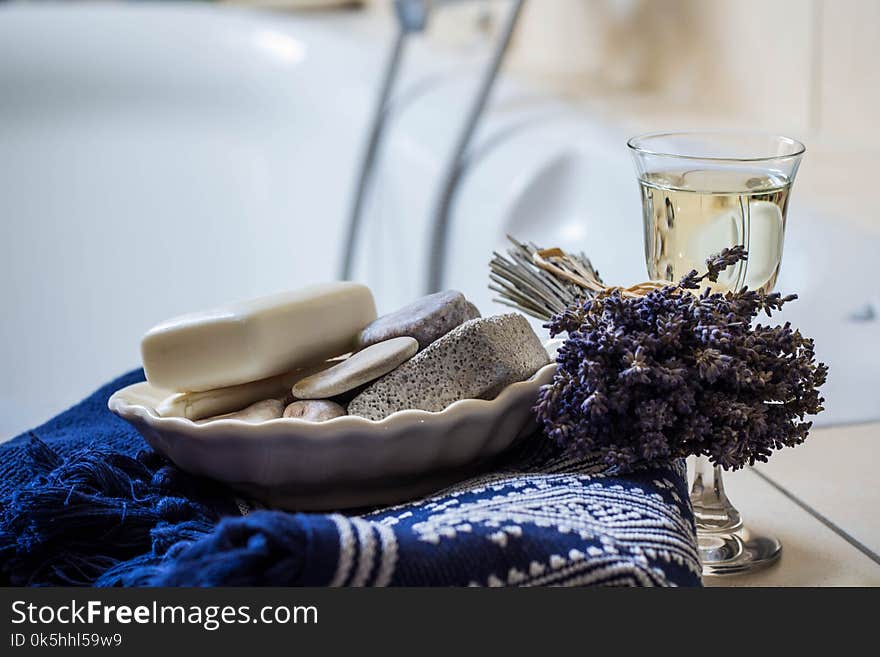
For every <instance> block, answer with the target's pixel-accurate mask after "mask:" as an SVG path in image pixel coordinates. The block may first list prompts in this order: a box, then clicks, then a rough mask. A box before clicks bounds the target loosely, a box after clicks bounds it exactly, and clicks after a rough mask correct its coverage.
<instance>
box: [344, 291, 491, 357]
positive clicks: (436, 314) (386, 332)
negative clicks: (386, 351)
mask: <svg viewBox="0 0 880 657" xmlns="http://www.w3.org/2000/svg"><path fill="white" fill-rule="evenodd" d="M479 316H480V311H479V310H477V307H476V306H475V305H474V304H472V303H471V302H470V301H468V300H467V299H465V298H464V295H463V294H462V293H461V292H457V291H456V290H446V291H445V292H437V293H436V294H429V295H428V296H426V297H422V298H421V299H419V300H417V301H414V302H413V303H411V304H409V305H407V306H404V307H403V308H401V309H400V310H397V311H395V312H393V313H389V314H388V315H383V316H382V317H380V318H379V319H376V320H374V321H373V322H371V323H370V324H368V325H367V327H366V328H364V329H363V330H362V331H361V332H360V333H359V334H358V337H357V342H356V344H355V346H356V348H358V349H363V348H365V347H368V346H370V345H371V344H375V343H377V342H381V341H382V340H388V339H390V338H397V337H400V336H403V335H408V336H410V337H413V338H415V339H416V340H418V341H419V349H424V348H425V347H427V346H428V345H429V344H431V343H432V342H434V341H435V340H436V339H438V338H440V337H442V336H444V335H446V334H447V333H449V331H451V330H452V329H454V328H455V327H456V326H459V325H461V324H463V323H464V322H466V321H468V320H469V319H475V318H477V317H479Z"/></svg>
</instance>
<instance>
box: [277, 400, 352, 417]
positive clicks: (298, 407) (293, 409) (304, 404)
mask: <svg viewBox="0 0 880 657" xmlns="http://www.w3.org/2000/svg"><path fill="white" fill-rule="evenodd" d="M343 415H345V409H344V408H343V407H342V406H340V405H339V404H337V403H336V402H334V401H330V400H329V399H305V400H302V401H295V402H293V403H292V404H290V405H289V406H288V407H287V408H285V409H284V417H293V418H299V419H300V420H309V421H310V422H325V421H326V420H332V419H333V418H335V417H342V416H343Z"/></svg>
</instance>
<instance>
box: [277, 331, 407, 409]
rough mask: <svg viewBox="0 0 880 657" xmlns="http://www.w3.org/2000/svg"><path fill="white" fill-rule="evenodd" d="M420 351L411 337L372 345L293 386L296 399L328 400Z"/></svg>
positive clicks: (292, 390)
mask: <svg viewBox="0 0 880 657" xmlns="http://www.w3.org/2000/svg"><path fill="white" fill-rule="evenodd" d="M418 350H419V343H418V342H417V341H416V340H415V339H414V338H410V337H402V338H393V339H391V340H385V341H384V342H378V343H376V344H374V345H370V346H369V347H367V348H366V349H363V350H361V351H358V352H357V353H355V354H352V355H351V356H350V357H349V358H347V359H346V360H344V361H342V362H341V363H339V364H338V365H334V366H333V367H331V368H329V369H326V370H324V371H322V372H318V373H317V374H313V375H312V376H308V377H306V378H304V379H302V380H301V381H299V382H298V383H296V384H294V386H293V388H292V389H291V392H292V393H293V396H294V397H295V398H296V399H327V398H328V397H336V396H337V395H341V394H343V393H345V392H348V391H349V390H352V389H354V388H357V387H358V386H362V385H364V384H365V383H369V382H370V381H374V380H376V379H378V378H379V377H380V376H384V375H385V374H388V372H390V371H392V370H393V369H395V368H396V367H398V366H399V365H400V364H401V363H404V362H406V361H407V360H409V359H410V358H412V357H413V355H414V354H415V353H416V352H417V351H418Z"/></svg>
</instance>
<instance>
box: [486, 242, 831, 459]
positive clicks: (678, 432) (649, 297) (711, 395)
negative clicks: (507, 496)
mask: <svg viewBox="0 0 880 657" xmlns="http://www.w3.org/2000/svg"><path fill="white" fill-rule="evenodd" d="M518 246H519V247H520V248H523V245H518ZM548 252H553V253H554V254H556V255H557V256H559V255H561V256H562V257H561V260H565V256H566V254H564V253H563V252H560V251H559V250H558V249H553V250H547V251H540V250H536V249H534V248H533V249H532V251H531V254H532V256H533V261H534V262H535V264H536V266H537V268H540V269H541V270H543V271H546V272H549V273H551V274H553V275H555V276H556V277H562V278H565V279H566V280H567V282H568V283H571V282H572V281H575V282H579V283H580V292H581V294H580V295H579V296H571V297H568V298H566V299H565V301H566V304H567V305H566V307H565V309H564V310H562V311H561V312H558V313H556V314H554V315H552V317H551V319H550V321H549V323H548V324H546V325H545V326H546V327H547V328H549V329H550V334H551V337H555V336H557V335H562V334H567V335H568V337H567V339H566V340H565V342H564V343H563V345H562V346H561V347H560V349H559V352H558V355H557V371H556V375H555V377H554V379H553V382H552V383H550V384H548V385H547V386H544V388H543V389H542V390H541V393H540V397H539V401H538V405H537V407H536V412H537V417H538V421H539V422H540V424H541V425H542V426H543V428H544V431H545V433H546V435H547V436H549V437H550V438H551V439H553V440H555V441H557V442H558V443H560V444H561V445H564V446H565V447H567V448H568V449H570V450H572V451H574V452H578V453H588V452H589V453H598V454H600V455H601V456H602V458H603V459H604V460H605V461H606V462H607V463H608V464H609V465H615V466H621V467H624V468H632V467H638V466H642V465H652V464H655V463H660V462H665V461H668V460H670V459H674V458H678V457H684V456H689V455H705V456H707V457H709V459H710V460H711V461H712V462H713V463H714V464H716V465H720V466H722V467H724V468H726V469H734V470H735V469H738V468H741V467H743V466H744V465H746V464H749V465H752V464H754V463H755V462H756V461H766V460H767V457H768V456H769V455H770V453H771V452H772V451H773V450H774V449H779V448H781V447H791V446H794V445H798V444H800V443H802V442H803V441H804V440H805V439H806V437H807V434H808V432H809V430H810V427H811V426H812V422H810V421H808V420H806V416H808V415H815V414H817V413H819V412H820V411H822V404H823V402H824V399H823V398H822V397H821V395H820V394H819V391H818V388H819V387H820V386H821V385H822V384H823V383H824V382H825V379H826V376H827V373H828V368H827V367H826V366H825V365H824V364H822V363H817V362H816V359H815V354H814V345H813V341H812V340H811V339H809V338H805V337H804V336H802V335H801V333H800V332H799V331H797V330H795V329H793V328H792V327H791V326H790V325H789V324H788V323H786V324H784V325H782V326H772V327H771V326H764V325H762V324H756V325H752V320H753V319H754V318H755V317H757V316H758V314H759V313H761V312H764V313H766V314H767V315H768V316H770V315H771V314H772V312H773V311H776V310H779V309H780V308H782V306H783V305H784V304H786V303H789V302H790V301H793V300H794V299H796V298H797V297H796V296H795V295H789V296H785V297H783V296H781V295H780V294H779V293H772V294H764V293H763V292H760V291H754V290H749V289H746V288H743V289H741V290H740V291H738V292H727V293H725V294H721V293H712V292H710V291H709V289H706V290H704V291H703V292H702V293H700V294H695V293H694V292H692V291H693V290H697V289H699V288H700V287H701V284H702V283H703V282H704V281H705V280H709V281H716V280H717V278H718V274H719V273H720V272H721V271H723V270H724V269H725V268H727V267H729V266H731V265H733V264H735V263H736V262H737V261H739V260H744V259H745V258H746V255H747V254H746V251H745V249H744V248H743V247H734V248H731V249H725V250H724V251H722V252H721V253H720V254H718V255H717V256H713V257H712V258H709V259H708V260H707V261H706V264H707V269H708V271H707V272H706V273H705V274H703V275H698V274H697V272H696V271H692V272H691V273H689V274H688V275H687V276H685V277H684V278H683V279H682V280H681V281H680V282H679V283H678V284H674V285H673V284H668V283H664V282H658V281H651V282H648V283H643V284H639V285H637V286H633V287H630V288H608V287H605V286H604V285H602V284H601V281H600V280H599V279H598V274H596V276H595V277H594V278H592V279H588V280H585V281H576V280H575V279H576V277H575V276H572V275H566V276H562V275H561V274H560V272H569V273H570V271H571V268H570V267H559V266H557V265H554V264H552V263H550V262H548V261H547V260H546V259H544V258H542V255H543V254H545V253H548ZM496 257H497V256H496ZM590 271H592V268H590ZM532 273H533V274H534V272H532Z"/></svg>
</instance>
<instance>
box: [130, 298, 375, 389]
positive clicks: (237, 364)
mask: <svg viewBox="0 0 880 657" xmlns="http://www.w3.org/2000/svg"><path fill="white" fill-rule="evenodd" d="M374 319H376V306H375V304H374V302H373V294H372V293H371V292H370V289H369V288H368V287H366V286H365V285H360V284H358V283H325V284H322V285H312V286H311V287H306V288H302V289H300V290H294V291H292V292H283V293H281V294H275V295H272V296H268V297H261V298H259V299H252V300H250V301H242V302H239V303H233V304H229V305H226V306H221V307H219V308H214V309H212V310H207V311H203V312H197V313H191V314H189V315H182V316H180V317H175V318H173V319H169V320H167V321H165V322H162V323H161V324H159V325H158V326H155V327H153V328H152V329H150V330H149V331H148V332H147V334H146V335H145V336H144V338H143V340H142V341H141V356H142V357H143V362H144V371H145V373H146V375H147V381H149V382H150V383H151V384H152V385H154V386H156V387H158V388H164V389H166V390H171V391H175V392H199V391H204V390H212V389H214V388H225V387H227V386H234V385H239V384H241V383H248V382H250V381H259V380H260V379H265V378H268V377H272V376H276V375H278V374H283V373H284V372H289V371H291V370H293V369H295V368H297V367H302V366H304V365H310V364H312V363H317V362H320V361H322V360H325V359H327V358H331V357H333V356H339V355H341V354H345V353H348V352H349V351H351V349H352V348H353V347H354V342H355V338H356V336H357V334H358V332H359V331H360V330H361V329H362V328H364V327H365V326H366V325H367V324H369V323H370V322H371V321H373V320H374Z"/></svg>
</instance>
